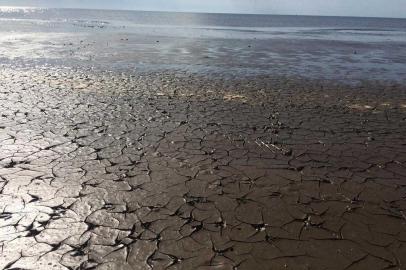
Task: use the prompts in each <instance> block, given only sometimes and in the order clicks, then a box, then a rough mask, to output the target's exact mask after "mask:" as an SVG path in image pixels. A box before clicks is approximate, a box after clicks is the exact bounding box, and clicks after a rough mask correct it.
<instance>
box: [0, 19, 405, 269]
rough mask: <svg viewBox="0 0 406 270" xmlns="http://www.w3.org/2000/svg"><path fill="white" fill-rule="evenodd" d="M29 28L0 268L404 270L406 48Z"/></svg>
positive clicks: (11, 102)
mask: <svg viewBox="0 0 406 270" xmlns="http://www.w3.org/2000/svg"><path fill="white" fill-rule="evenodd" d="M35 14H36V13H35ZM35 16H37V15H35ZM38 16H39V15H38ZM88 16H89V15H88ZM92 16H93V15H92ZM168 16H169V15H168ZM184 16H186V15H184ZM188 16H191V15H188ZM187 18H189V17H187ZM34 19H35V20H37V19H38V18H30V19H29V21H27V20H23V21H16V20H15V19H14V20H9V19H7V20H6V19H4V20H5V22H4V24H3V28H1V26H0V30H2V31H3V32H4V33H7V35H8V36H7V35H6V34H4V35H2V39H1V38H0V43H1V44H2V45H3V46H2V47H1V49H0V68H1V70H0V247H1V248H0V269H403V268H405V267H406V266H405V265H406V261H405V258H404V257H405V256H404V255H405V254H406V245H405V242H406V230H405V226H406V201H405V196H406V84H405V82H404V80H405V78H406V77H403V75H404V74H406V73H405V72H406V67H405V66H404V63H405V62H404V56H403V55H402V54H401V52H400V50H401V49H404V48H406V42H404V41H403V40H392V41H390V42H391V43H390V44H391V45H392V46H388V45H387V43H385V42H389V41H383V40H380V41H377V40H374V41H370V40H367V41H364V40H350V41H347V40H346V39H347V38H348V37H349V36H347V35H345V38H343V37H340V38H336V39H335V41H334V42H331V41H329V40H327V39H326V38H320V39H317V38H310V39H309V38H303V39H301V38H299V37H298V36H295V37H292V36H289V37H288V38H286V37H285V38H281V37H280V36H278V37H276V38H274V37H272V38H269V37H268V38H264V39H261V38H259V37H258V36H255V37H252V39H247V38H244V36H245V34H242V35H243V37H241V36H238V37H237V36H235V35H237V34H236V33H234V32H233V34H232V35H234V36H232V37H231V38H228V39H225V38H220V37H219V38H217V37H213V34H212V33H211V34H210V37H207V36H206V37H205V36H204V35H203V34H202V33H201V32H198V33H200V34H199V35H203V36H199V37H193V38H190V37H180V36H179V35H180V34H176V36H168V35H163V34H162V33H161V32H159V33H158V34H157V33H155V34H153V35H151V34H148V33H146V32H148V31H150V30H151V28H148V29H149V30H147V31H146V32H145V30H143V32H142V33H139V32H136V33H135V32H134V31H135V30H131V31H130V30H128V31H124V30H122V29H123V28H122V27H118V29H120V30H117V28H114V29H113V30H108V31H111V33H110V32H107V33H105V32H103V31H106V30H105V29H106V28H109V26H106V25H107V24H106V23H101V22H100V21H97V23H95V21H93V20H91V22H92V23H91V24H90V25H92V27H90V28H89V27H88V25H89V24H88V22H86V23H84V24H85V25H86V27H82V26H83V22H82V24H81V25H80V26H79V27H76V26H75V24H77V22H74V23H71V22H69V23H70V24H69V25H70V27H73V29H79V30H75V31H73V30H72V29H70V28H69V29H68V30H66V27H67V26H66V25H64V26H61V28H63V29H65V30H64V31H58V33H55V32H51V33H49V32H48V30H49V29H51V28H52V29H53V28H54V27H56V26H55V25H56V22H55V21H51V22H47V25H45V26H44V24H45V23H43V22H41V24H40V25H38V22H35V24H34V26H33V25H32V20H34ZM58 23H59V22H58ZM63 23H64V24H65V23H66V22H63ZM13 24H15V25H18V27H20V28H18V29H20V30H19V31H15V29H17V27H16V26H14V28H13V26H12V25H13ZM21 24H24V25H25V26H24V27H23V26H21ZM7 25H9V26H7ZM49 25H51V26H49ZM8 27H10V28H13V29H14V30H13V31H11V30H10V29H9V28H8ZM126 27H127V28H128V27H129V26H128V25H127V26H126ZM183 27H184V26H183ZM233 27H238V26H233ZM253 27H254V26H253ZM255 27H258V26H255ZM346 27H347V26H346ZM83 28H85V30H83ZM135 28H136V29H138V28H137V27H135ZM200 28H202V27H200ZM153 29H155V30H153V31H162V32H166V31H163V30H162V27H154V28H153ZM159 29H161V30H159ZM34 30H35V31H34ZM237 30H238V31H240V30H241V29H237ZM251 30H252V29H251ZM279 30H280V29H279ZM279 30H278V31H279ZM137 31H138V30H137ZM189 31H191V32H194V33H196V31H198V30H190V28H189ZM199 31H200V30H199ZM205 31H206V30H205ZM212 31H214V30H213V29H211V30H210V31H209V32H212ZM216 31H217V30H216ZM216 31H214V32H216ZM221 31H223V30H221ZM233 31H236V29H234V30H233ZM261 31H262V30H261ZM272 31H276V30H272ZM301 31H302V30H301ZM306 31H308V30H306ZM313 31H314V30H313ZM317 31H320V29H318V30H317ZM374 31H378V30H376V29H375V30H374ZM385 31H388V30H387V29H386V30H385ZM394 31H395V30H394ZM16 32H17V33H16ZM181 32H182V31H181ZM378 32H379V31H378ZM205 33H206V34H207V32H205ZM216 33H217V32H216ZM272 33H273V35H275V32H272ZM289 33H290V34H289V35H293V34H291V32H289ZM380 33H381V32H380ZM223 34H224V33H223ZM313 34H314V32H313ZM216 35H217V34H216ZM238 35H241V34H238ZM260 35H265V34H264V33H263V32H261V33H260ZM266 35H272V34H270V33H267V34H266ZM295 35H299V34H295ZM300 35H304V36H306V34H304V33H303V32H301V33H300ZM323 35H324V34H323ZM329 36H330V34H329ZM394 36H396V35H394ZM379 37H380V34H379V35H374V36H373V37H372V38H373V39H378V38H379ZM356 38H357V39H358V38H359V35H358V34H357V35H356ZM387 38H388V36H385V40H386V39H387ZM213 44H214V45H213ZM13 48H14V50H13ZM182 52H183V53H182ZM265 52H266V53H267V55H265ZM358 57H359V58H358ZM278 59H279V60H278Z"/></svg>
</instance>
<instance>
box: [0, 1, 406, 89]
mask: <svg viewBox="0 0 406 270" xmlns="http://www.w3.org/2000/svg"><path fill="white" fill-rule="evenodd" d="M0 21H1V25H0V63H1V64H6V65H20V66H26V65H30V66H32V65H44V64H52V65H54V64H57V65H63V66H75V67H76V66H81V67H92V68H102V69H108V70H110V69H114V70H135V69H137V70H149V71H151V70H152V71H154V70H162V69H171V70H178V69H180V70H187V71H190V72H196V73H201V74H217V75H222V76H226V75H227V76H236V77H241V76H247V75H253V74H254V75H258V74H276V75H295V76H304V77H310V78H317V79H333V80H346V81H359V80H369V79H371V78H373V79H375V80H381V81H396V82H404V81H405V78H406V65H405V63H406V54H404V53H403V52H404V51H406V31H405V29H406V20H404V19H379V18H349V17H348V18H345V17H315V16H272V15H232V14H195V13H167V12H137V11H101V10H74V9H30V8H26V9H23V8H19V9H16V8H0Z"/></svg>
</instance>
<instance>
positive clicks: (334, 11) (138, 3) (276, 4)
mask: <svg viewBox="0 0 406 270" xmlns="http://www.w3.org/2000/svg"><path fill="white" fill-rule="evenodd" d="M0 5H7V6H10V5H23V6H42V7H76V8H107V9H108V8H112V9H138V10H169V11H197V12H232V13H270V14H308V15H342V16H376V17H403V18H406V0H0Z"/></svg>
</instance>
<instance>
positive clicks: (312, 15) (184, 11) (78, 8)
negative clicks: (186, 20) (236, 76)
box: [0, 5, 406, 20]
mask: <svg viewBox="0 0 406 270" xmlns="http://www.w3.org/2000/svg"><path fill="white" fill-rule="evenodd" d="M0 8H32V9H71V10H75V9H76V10H101V11H136V12H166V13H192V14H193V13H194V14H224V15H260V16H303V17H338V18H370V19H401V20H406V17H384V16H361V15H322V14H319V15H316V14H281V13H244V12H207V11H192V10H189V11H188V10H181V11H179V10H177V11H175V10H144V9H117V8H96V7H95V8H86V7H84V8H80V7H43V6H9V5H8V6H2V5H0Z"/></svg>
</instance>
